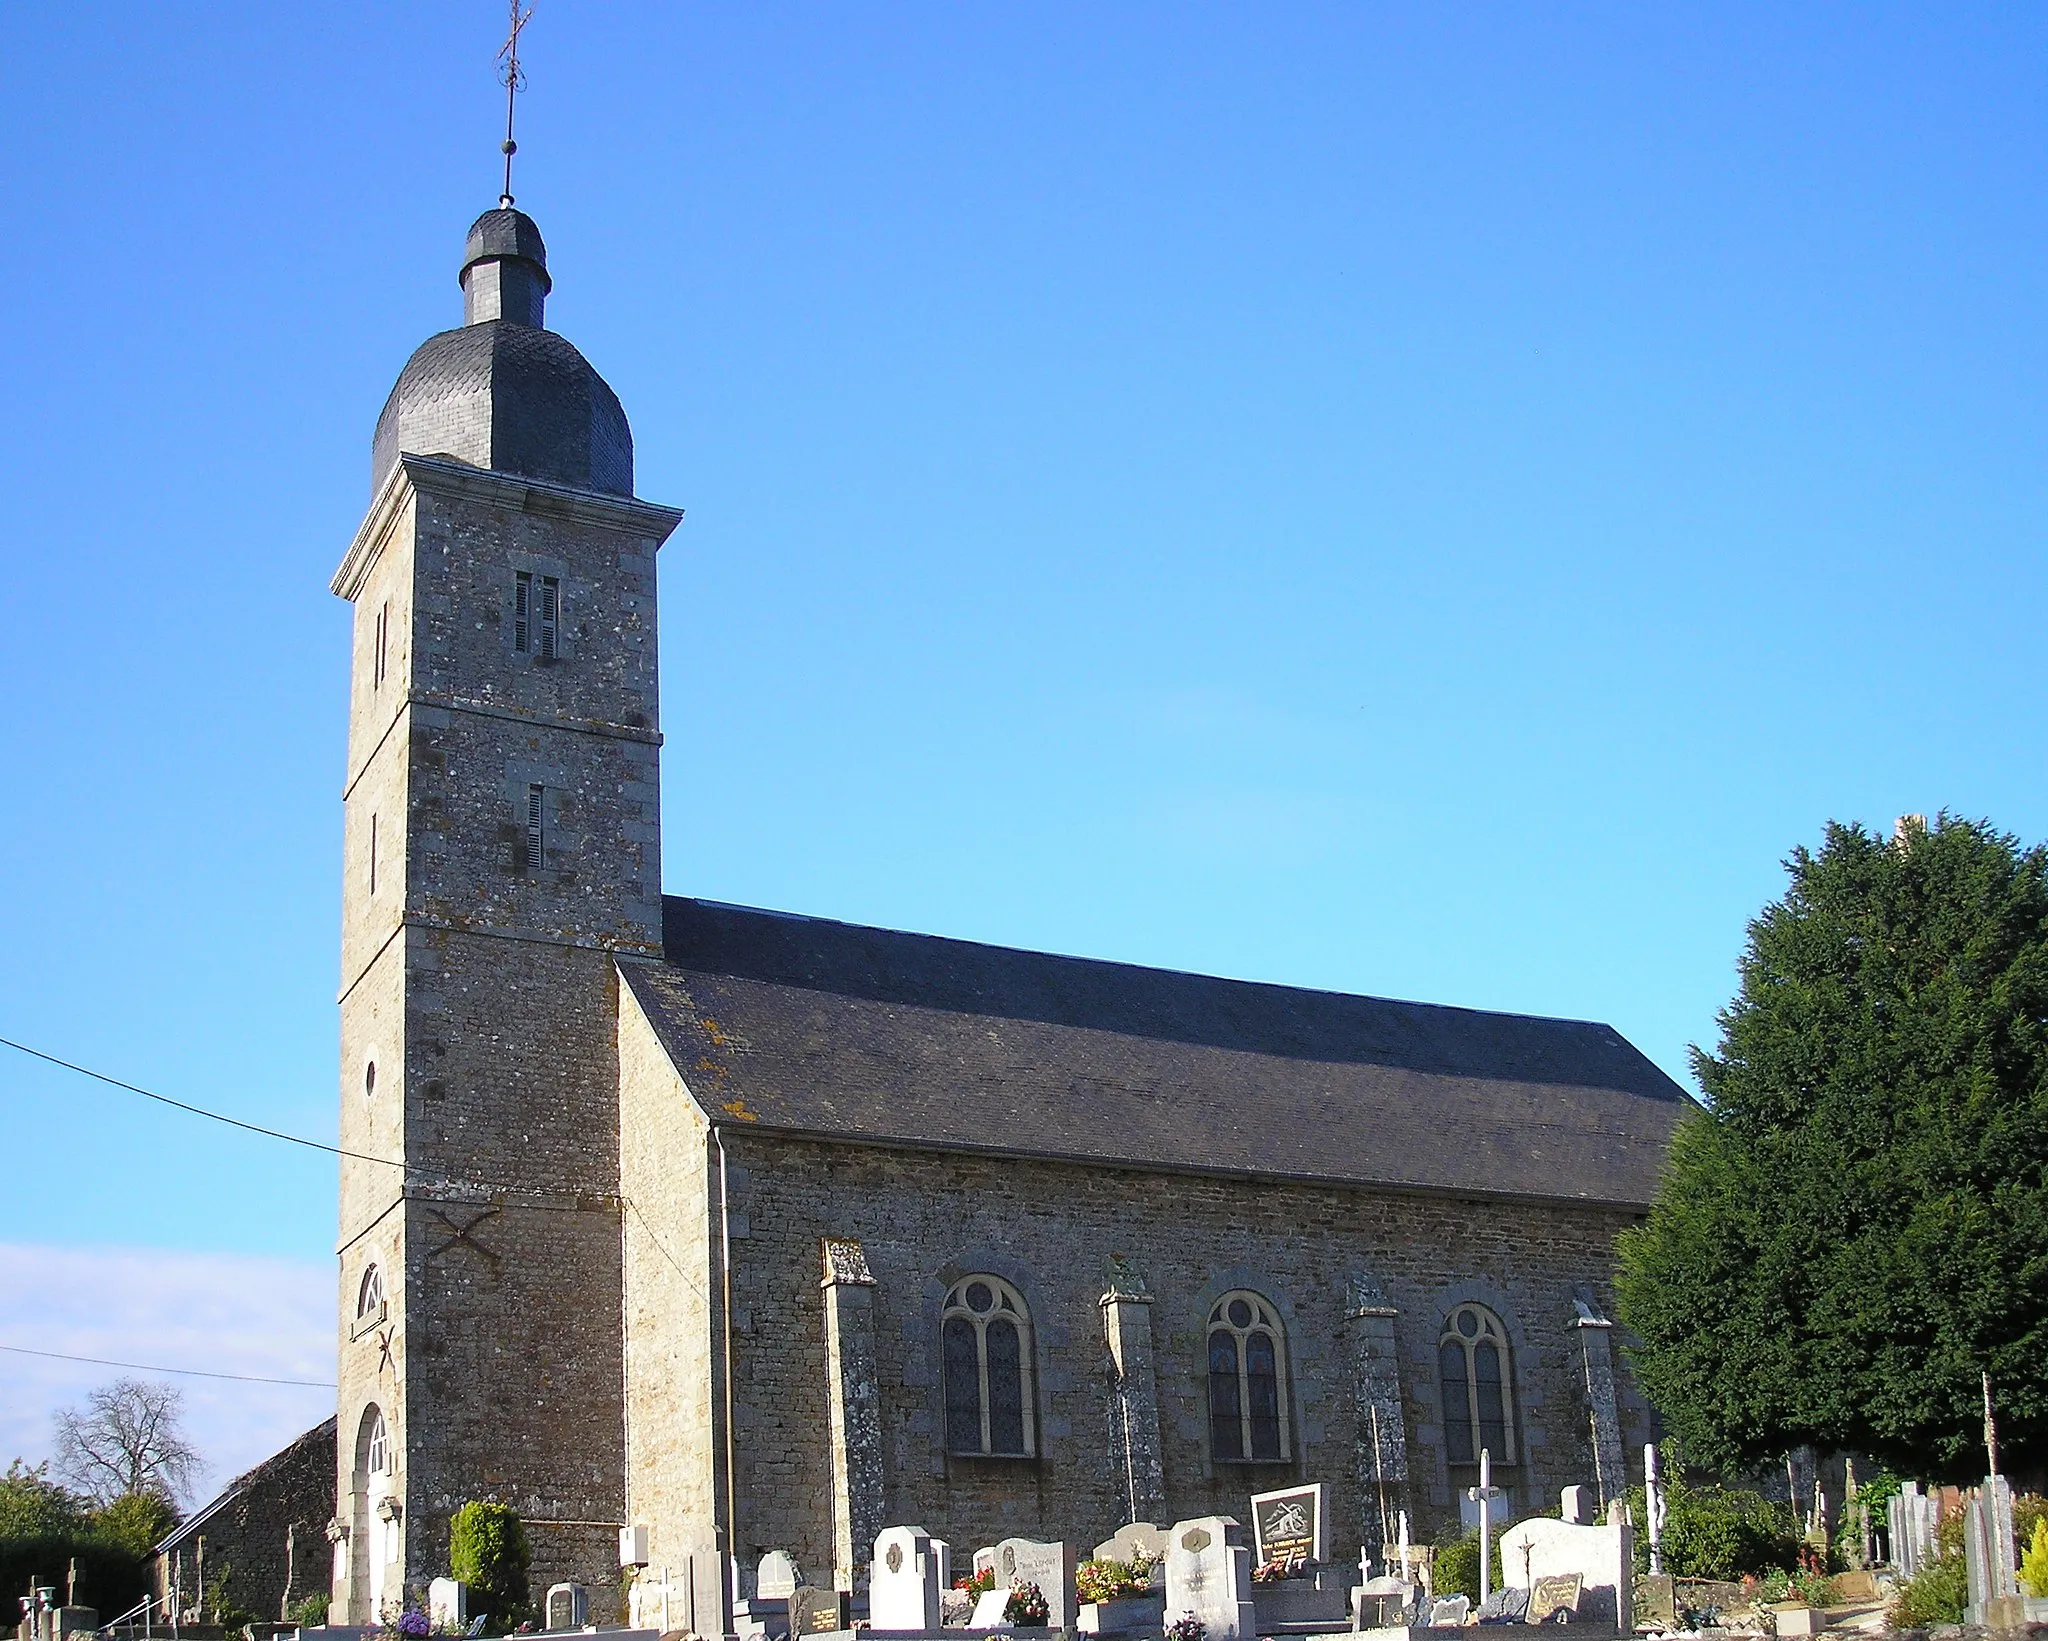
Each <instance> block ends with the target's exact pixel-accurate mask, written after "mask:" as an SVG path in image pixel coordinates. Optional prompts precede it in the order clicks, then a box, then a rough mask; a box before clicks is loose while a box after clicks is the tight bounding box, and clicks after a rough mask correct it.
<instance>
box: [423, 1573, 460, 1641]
mask: <svg viewBox="0 0 2048 1641" xmlns="http://www.w3.org/2000/svg"><path fill="white" fill-rule="evenodd" d="M427 1622H428V1623H430V1624H432V1625H433V1626H434V1633H435V1634H436V1635H445V1634H447V1633H448V1632H449V1631H451V1630H464V1629H467V1628H468V1627H469V1586H468V1585H467V1584H464V1583H462V1582H461V1581H460V1580H458V1579H453V1578H437V1579H435V1580H434V1581H433V1582H432V1583H430V1584H428V1586H427Z"/></svg>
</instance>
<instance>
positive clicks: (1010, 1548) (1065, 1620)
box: [996, 1538, 1075, 1630]
mask: <svg viewBox="0 0 2048 1641" xmlns="http://www.w3.org/2000/svg"><path fill="white" fill-rule="evenodd" d="M1013 1584H1036V1585H1037V1586H1038V1593H1039V1594H1040V1595H1042V1596H1044V1597H1045V1609H1046V1619H1045V1621H1046V1623H1047V1624H1048V1625H1049V1626H1051V1627H1052V1628H1053V1629H1056V1630H1066V1629H1072V1628H1073V1627H1074V1615H1075V1608H1074V1547H1073V1545H1071V1544H1066V1543H1058V1544H1046V1543H1041V1542H1040V1541H1039V1540H1037V1539H1032V1538H1006V1539H1004V1540H1003V1541H1002V1543H1000V1544H998V1545H997V1546H996V1588H997V1589H999V1590H1007V1589H1008V1588H1009V1587H1010V1586H1011V1585H1013Z"/></svg>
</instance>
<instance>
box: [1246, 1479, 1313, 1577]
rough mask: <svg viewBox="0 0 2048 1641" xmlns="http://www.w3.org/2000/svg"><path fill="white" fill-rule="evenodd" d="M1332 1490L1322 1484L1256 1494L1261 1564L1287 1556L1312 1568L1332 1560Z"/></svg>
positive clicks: (1254, 1530)
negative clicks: (1330, 1529)
mask: <svg viewBox="0 0 2048 1641" xmlns="http://www.w3.org/2000/svg"><path fill="white" fill-rule="evenodd" d="M1329 1497H1330V1490H1329V1488H1328V1487H1326V1486H1324V1484H1323V1483H1321V1482H1312V1483H1310V1484H1309V1485H1308V1486H1306V1487H1283V1488H1281V1489H1279V1490H1278V1491H1277V1492H1272V1493H1254V1494H1253V1495H1252V1537H1253V1540H1254V1542H1255V1544H1256V1547H1257V1549H1258V1553H1259V1563H1260V1565H1261V1566H1263V1565H1264V1564H1265V1563H1266V1562H1269V1561H1273V1560H1275V1559H1278V1558H1280V1557H1285V1558H1286V1559H1287V1560H1289V1561H1302V1562H1307V1563H1309V1564H1310V1565H1314V1564H1316V1563H1318V1562H1321V1561H1324V1560H1326V1559H1328V1552H1329V1540H1328V1537H1327V1531H1328V1524H1329V1519H1330V1509H1329Z"/></svg>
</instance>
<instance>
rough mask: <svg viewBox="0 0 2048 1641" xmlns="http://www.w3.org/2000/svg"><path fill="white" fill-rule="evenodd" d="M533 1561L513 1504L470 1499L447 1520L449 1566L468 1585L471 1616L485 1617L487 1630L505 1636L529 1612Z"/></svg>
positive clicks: (529, 1614) (524, 1529)
mask: <svg viewBox="0 0 2048 1641" xmlns="http://www.w3.org/2000/svg"><path fill="white" fill-rule="evenodd" d="M532 1563H533V1552H532V1551H531V1550H530V1549H529V1548H528V1546H527V1543H526V1527H525V1525H524V1523H522V1522H521V1521H520V1519H519V1513H518V1512H517V1511H516V1510H514V1509H513V1508H512V1507H511V1505H509V1504H498V1503H495V1502H493V1501H491V1500H488V1499H472V1500H471V1501H470V1502H469V1503H467V1504H465V1505H464V1506H463V1507H462V1508H461V1509H460V1510H457V1511H456V1512H455V1514H454V1515H453V1516H452V1517H450V1518H449V1522H448V1570H449V1572H450V1573H451V1574H452V1575H453V1576H454V1577H455V1578H457V1579H459V1580H460V1581H461V1582H462V1583H464V1584H467V1585H468V1586H469V1608H470V1614H471V1616H472V1617H473V1618H477V1617H480V1618H482V1619H483V1620H484V1621H485V1622H484V1630H485V1633H487V1634H490V1635H504V1634H506V1633H508V1632H509V1631H511V1630H514V1629H517V1628H518V1627H519V1626H520V1625H521V1624H523V1623H524V1622H525V1621H526V1620H527V1619H528V1618H529V1617H531V1616H532V1613H533V1601H532V1597H531V1595H530V1594H529V1593H528V1588H527V1581H526V1575H527V1570H528V1568H529V1567H530V1566H531V1565H532Z"/></svg>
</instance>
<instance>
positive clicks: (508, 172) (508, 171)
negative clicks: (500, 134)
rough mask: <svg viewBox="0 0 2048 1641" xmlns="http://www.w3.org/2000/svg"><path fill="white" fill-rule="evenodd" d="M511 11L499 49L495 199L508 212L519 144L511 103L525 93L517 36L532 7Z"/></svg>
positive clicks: (516, 0) (514, 5) (514, 7)
mask: <svg viewBox="0 0 2048 1641" xmlns="http://www.w3.org/2000/svg"><path fill="white" fill-rule="evenodd" d="M511 11H512V32H511V33H509V34H507V35H506V36H505V43H504V44H503V45H502V46H500V47H499V48H498V65H499V67H498V79H499V82H500V83H501V84H502V85H503V86H504V87H505V143H504V148H505V191H504V192H503V193H502V194H500V195H499V196H498V204H499V205H500V207H502V208H503V209H505V210H507V211H509V210H511V209H512V156H513V155H514V154H516V153H518V152H519V144H518V143H516V142H514V141H513V140H512V106H513V99H514V98H516V97H517V96H518V95H519V93H520V92H522V91H524V90H525V89H526V71H525V70H524V69H522V68H521V67H520V66H519V35H520V31H521V30H523V29H524V28H525V27H526V25H527V24H528V23H530V22H532V21H533V7H532V6H528V7H527V8H526V9H525V10H524V11H521V10H520V9H519V0H511Z"/></svg>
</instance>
